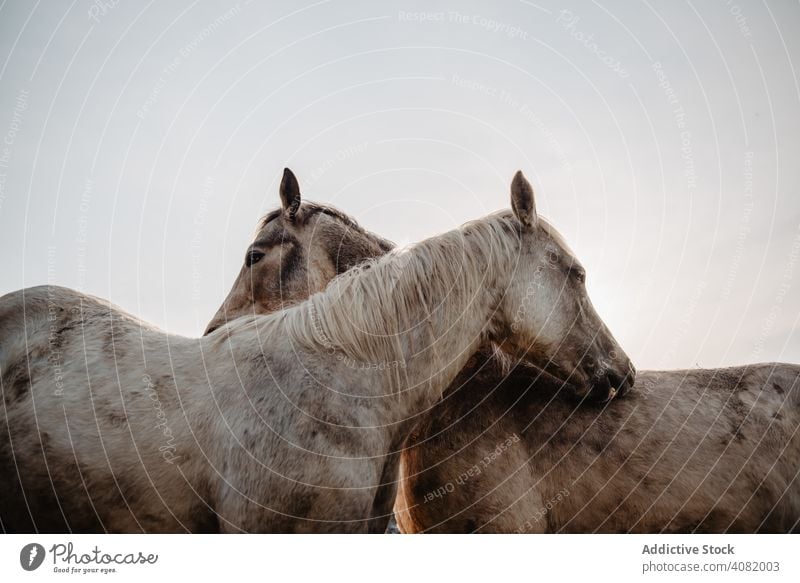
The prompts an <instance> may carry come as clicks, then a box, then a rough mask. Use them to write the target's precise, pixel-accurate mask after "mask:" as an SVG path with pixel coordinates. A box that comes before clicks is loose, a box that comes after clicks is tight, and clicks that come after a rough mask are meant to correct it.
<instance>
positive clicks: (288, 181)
mask: <svg viewBox="0 0 800 583" xmlns="http://www.w3.org/2000/svg"><path fill="white" fill-rule="evenodd" d="M281 206H282V207H283V210H284V211H287V212H288V213H289V219H290V220H292V221H293V220H294V215H295V214H296V213H297V209H298V208H300V184H299V183H298V182H297V178H296V177H295V175H294V174H293V173H292V171H291V170H289V169H288V168H284V169H283V178H282V179H281Z"/></svg>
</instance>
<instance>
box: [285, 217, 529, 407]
mask: <svg viewBox="0 0 800 583" xmlns="http://www.w3.org/2000/svg"><path fill="white" fill-rule="evenodd" d="M491 221H494V222H491ZM499 221H500V219H498V218H494V219H485V222H483V221H482V222H480V223H474V224H473V225H468V226H466V227H464V228H462V229H460V230H457V231H452V232H450V233H447V234H445V235H442V236H440V237H436V238H433V239H429V240H427V241H424V242H422V243H419V244H417V245H415V246H413V247H411V248H410V249H408V250H404V251H402V252H400V253H397V254H393V255H389V256H387V257H384V258H382V259H380V260H378V261H377V262H376V263H373V264H370V265H369V266H368V267H366V268H363V269H360V270H357V272H356V273H355V274H348V275H345V276H344V277H342V278H338V279H336V280H334V281H333V282H331V284H330V285H329V287H328V288H327V290H326V291H325V292H323V293H321V294H317V295H315V296H312V298H310V300H309V301H308V302H306V303H305V304H303V305H302V306H298V308H297V310H299V311H300V313H302V314H303V315H304V317H303V318H296V317H290V318H288V319H287V320H285V321H288V322H290V323H291V322H295V323H296V324H297V326H296V327H294V329H293V330H290V334H291V335H292V336H293V337H294V338H295V339H298V340H300V341H301V342H302V341H305V342H304V343H305V344H306V345H307V346H309V347H310V348H312V349H314V350H316V351H320V349H323V350H324V351H327V352H328V353H329V354H332V353H333V352H340V353H341V354H342V355H343V357H344V358H346V359H348V361H349V362H352V363H354V364H355V366H354V368H355V369H358V370H361V371H363V370H367V371H369V372H370V377H372V375H376V376H377V377H378V378H370V380H369V382H371V383H372V384H373V386H374V387H375V390H376V392H379V393H383V394H386V393H389V392H391V393H395V394H397V395H398V396H399V398H400V399H402V400H404V401H409V403H408V404H409V406H410V407H411V409H417V408H418V407H419V406H424V405H425V404H430V403H433V402H435V400H436V399H438V398H440V397H441V394H442V392H443V391H444V389H445V388H446V387H447V386H448V385H449V384H450V382H451V381H452V380H453V379H454V378H455V376H456V375H457V374H458V372H459V371H460V370H461V368H462V367H463V366H464V364H466V362H467V360H468V359H469V358H470V357H471V356H472V355H473V354H474V353H475V351H476V350H477V349H478V348H479V347H480V346H481V344H484V343H485V342H486V339H487V333H489V332H490V330H489V324H490V322H491V321H492V316H493V314H494V313H495V311H496V307H497V304H498V301H499V297H500V293H501V292H502V290H505V289H506V288H507V285H506V283H507V282H506V281H505V278H506V277H507V274H509V273H510V272H511V269H510V268H509V265H508V264H509V263H510V262H511V261H513V256H514V253H510V252H508V247H509V243H510V240H511V237H512V236H511V235H509V230H508V229H507V228H506V229H504V228H503V225H501V224H500V223H499ZM340 360H341V359H340ZM402 409H406V407H402V406H401V407H399V409H398V411H399V410H402Z"/></svg>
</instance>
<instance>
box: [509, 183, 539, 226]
mask: <svg viewBox="0 0 800 583" xmlns="http://www.w3.org/2000/svg"><path fill="white" fill-rule="evenodd" d="M511 208H512V209H513V210H514V214H515V215H517V218H518V219H519V220H520V222H521V223H522V224H523V225H525V226H526V227H530V226H531V225H533V224H534V223H535V222H536V203H535V202H534V201H533V187H532V186H531V183H530V182H528V179H527V178H525V175H524V174H523V173H522V170H517V173H516V174H514V180H512V181H511Z"/></svg>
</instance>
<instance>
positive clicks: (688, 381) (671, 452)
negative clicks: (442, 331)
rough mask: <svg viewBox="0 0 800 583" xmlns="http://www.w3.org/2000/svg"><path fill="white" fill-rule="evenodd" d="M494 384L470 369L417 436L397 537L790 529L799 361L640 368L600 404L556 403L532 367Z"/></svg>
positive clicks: (798, 493) (797, 504) (552, 386)
mask: <svg viewBox="0 0 800 583" xmlns="http://www.w3.org/2000/svg"><path fill="white" fill-rule="evenodd" d="M502 378H503V377H502V374H500V372H499V371H498V370H497V369H496V366H494V365H493V364H492V363H491V362H489V363H487V362H481V363H480V365H475V366H472V367H469V368H468V369H466V370H465V371H464V372H463V373H462V374H461V375H460V376H459V379H457V380H456V382H455V383H454V384H453V387H454V389H451V390H449V391H448V394H447V395H446V397H445V399H444V400H443V401H442V402H441V403H439V404H437V406H436V407H435V408H434V409H433V411H432V412H431V414H430V415H427V416H426V417H425V419H424V421H423V422H422V423H421V424H420V425H419V426H418V427H417V428H416V429H415V430H414V433H413V434H412V437H411V438H410V440H409V443H408V449H407V450H406V452H405V453H404V455H403V462H402V472H403V475H404V477H405V479H404V481H403V482H402V483H401V486H400V489H399V493H398V501H397V506H396V513H397V519H398V523H399V525H400V527H401V529H402V530H403V532H573V533H587V532H642V533H653V532H712V533H719V532H759V531H766V532H787V531H790V530H792V529H796V528H797V524H798V519H799V518H800V481H799V480H798V478H797V472H798V470H797V464H796V460H797V459H798V456H800V430H799V428H800V407H798V405H800V367H798V366H795V365H788V364H761V365H749V366H743V367H734V368H728V369H711V370H685V371H681V370H674V371H640V372H639V373H638V374H637V381H636V384H635V386H634V390H633V391H632V392H631V394H630V395H629V396H627V397H626V398H624V399H617V400H615V401H614V402H613V403H611V404H609V405H607V406H603V407H601V406H589V405H587V404H585V403H583V404H579V403H576V402H575V401H574V400H572V401H570V400H569V399H564V398H563V396H559V393H560V392H561V388H562V384H561V383H560V382H558V381H556V380H554V379H552V378H551V377H548V376H547V375H542V374H541V373H538V374H537V373H533V372H531V371H524V370H519V369H518V370H517V371H515V372H512V374H511V375H510V376H509V377H507V378H506V379H505V380H503V381H502V382H500V381H498V379H502ZM492 382H494V386H495V387H496V388H495V389H494V390H491V393H489V392H488V391H490V389H489V387H491V386H493V385H492ZM455 387H457V388H455ZM451 391H452V392H451ZM510 436H517V440H512V443H513V444H512V445H510V446H509V447H507V448H501V450H500V451H499V454H498V455H495V456H491V455H490V456H489V457H487V453H489V454H491V453H492V452H498V445H499V444H501V445H502V444H504V443H508V440H509V437H510ZM470 470H475V471H470ZM450 485H452V487H451V486H450ZM443 488H444V489H443ZM437 494H438V495H437Z"/></svg>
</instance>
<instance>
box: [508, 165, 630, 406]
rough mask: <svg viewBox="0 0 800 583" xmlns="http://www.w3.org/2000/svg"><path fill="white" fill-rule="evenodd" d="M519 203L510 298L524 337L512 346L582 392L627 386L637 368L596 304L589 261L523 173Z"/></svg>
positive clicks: (514, 327) (514, 323)
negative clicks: (547, 216) (542, 206)
mask: <svg viewBox="0 0 800 583" xmlns="http://www.w3.org/2000/svg"><path fill="white" fill-rule="evenodd" d="M512 207H513V208H514V212H515V214H516V215H517V217H518V218H519V219H520V222H521V223H522V225H521V229H520V237H521V246H520V257H519V263H518V267H517V270H516V272H515V274H514V276H513V278H512V281H511V283H510V287H509V290H508V293H507V294H506V298H507V299H506V300H505V301H507V302H513V303H514V305H513V306H505V309H506V313H507V314H510V315H511V322H510V323H509V324H510V327H511V332H513V334H509V335H508V338H512V337H514V338H516V339H517V340H516V341H515V346H512V347H509V346H505V348H506V350H509V349H510V352H512V353H514V354H516V355H518V356H520V357H521V358H524V359H525V360H527V361H528V362H532V363H533V364H535V365H537V366H539V367H541V368H543V369H544V370H546V371H547V372H550V373H552V374H553V375H554V376H556V377H558V378H560V379H562V380H563V381H565V382H566V383H567V385H568V386H570V387H572V388H573V389H574V391H575V393H576V394H577V395H578V396H579V397H581V398H582V397H585V396H587V395H588V396H591V397H592V398H595V399H599V400H607V399H610V398H613V397H614V396H616V395H618V394H623V393H625V392H626V391H627V390H628V389H630V387H632V386H633V382H634V376H635V369H634V368H633V365H632V364H631V361H630V359H629V358H628V356H627V355H626V354H625V352H624V351H623V350H622V348H621V347H620V346H619V344H618V343H617V341H616V340H615V339H614V337H613V336H612V334H611V332H609V330H608V328H607V327H606V325H605V324H604V323H603V321H602V320H601V319H600V316H598V315H597V312H596V311H595V309H594V306H592V302H591V300H590V299H589V295H588V293H587V292H586V285H585V282H586V271H585V270H584V268H583V266H581V264H580V262H579V261H578V259H577V258H576V257H575V255H574V254H573V253H572V251H571V250H570V249H569V247H568V246H567V244H566V243H565V241H564V239H563V238H562V237H561V235H560V234H559V233H558V231H556V229H555V228H554V227H553V226H552V225H550V224H549V223H548V222H547V221H545V220H544V219H542V218H541V217H538V216H537V214H536V209H535V204H534V201H533V189H532V188H531V186H530V184H529V183H528V181H527V180H526V179H525V178H524V176H522V174H521V173H518V174H517V176H516V177H515V179H514V182H513V183H512ZM509 308H511V309H510V310H509ZM499 341H500V343H501V345H502V344H503V339H502V338H500V339H499ZM508 343H509V341H508V340H506V342H505V344H508Z"/></svg>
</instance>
